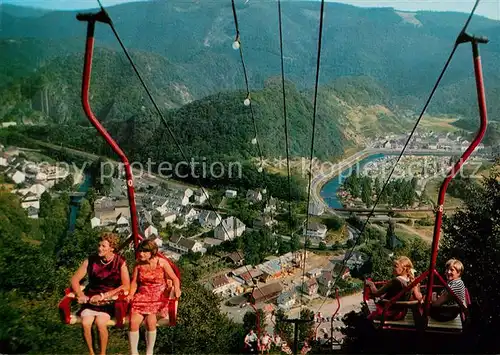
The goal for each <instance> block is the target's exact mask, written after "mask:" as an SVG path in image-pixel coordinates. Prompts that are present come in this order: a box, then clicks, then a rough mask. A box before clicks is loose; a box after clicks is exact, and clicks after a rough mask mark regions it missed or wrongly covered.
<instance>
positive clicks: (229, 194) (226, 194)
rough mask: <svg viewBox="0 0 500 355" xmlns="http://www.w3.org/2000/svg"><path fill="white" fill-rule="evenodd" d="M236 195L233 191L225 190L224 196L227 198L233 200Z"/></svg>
mask: <svg viewBox="0 0 500 355" xmlns="http://www.w3.org/2000/svg"><path fill="white" fill-rule="evenodd" d="M237 194H238V193H237V192H236V191H234V190H226V193H225V196H226V197H227V198H235V197H236V195H237Z"/></svg>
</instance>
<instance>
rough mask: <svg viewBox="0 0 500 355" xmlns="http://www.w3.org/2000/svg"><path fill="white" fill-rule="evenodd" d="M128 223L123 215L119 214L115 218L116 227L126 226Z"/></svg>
mask: <svg viewBox="0 0 500 355" xmlns="http://www.w3.org/2000/svg"><path fill="white" fill-rule="evenodd" d="M128 225H129V222H128V219H127V218H126V217H125V216H122V215H119V216H118V219H117V220H116V226H117V227H126V226H128Z"/></svg>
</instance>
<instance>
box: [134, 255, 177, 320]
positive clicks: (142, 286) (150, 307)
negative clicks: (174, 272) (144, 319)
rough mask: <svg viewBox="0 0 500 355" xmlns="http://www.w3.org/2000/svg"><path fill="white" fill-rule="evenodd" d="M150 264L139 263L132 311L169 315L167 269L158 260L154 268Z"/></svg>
mask: <svg viewBox="0 0 500 355" xmlns="http://www.w3.org/2000/svg"><path fill="white" fill-rule="evenodd" d="M147 266H148V265H139V267H138V274H137V284H138V287H137V292H136V294H135V295H134V298H133V300H132V312H135V313H139V314H159V315H160V316H161V317H162V318H166V317H167V316H168V302H166V300H167V297H166V296H165V295H164V293H165V289H166V288H167V283H166V281H165V280H166V279H165V276H166V275H165V270H164V269H163V267H162V266H161V265H160V261H159V260H157V262H156V266H155V267H154V268H152V269H150V268H148V267H147Z"/></svg>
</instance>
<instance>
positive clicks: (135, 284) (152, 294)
mask: <svg viewBox="0 0 500 355" xmlns="http://www.w3.org/2000/svg"><path fill="white" fill-rule="evenodd" d="M138 252H139V257H138V263H137V265H136V266H135V268H134V272H133V276H132V282H131V284H130V293H129V296H128V298H129V300H131V302H132V307H131V315H130V332H129V341H130V349H131V353H132V355H136V354H138V353H139V352H138V344H139V327H140V326H141V323H142V322H143V320H144V319H145V320H146V330H147V332H146V345H147V350H146V354H147V355H152V354H153V350H154V346H155V341H156V322H157V320H156V316H157V315H160V317H162V318H166V317H167V315H168V303H167V302H165V300H166V299H167V298H169V295H167V294H165V293H166V292H169V291H170V290H169V288H168V287H167V284H168V281H169V280H171V281H172V283H173V286H174V294H175V297H176V298H179V297H180V295H181V290H180V281H179V278H178V277H177V276H176V275H175V273H174V271H173V270H172V267H171V266H170V264H169V263H168V262H167V261H166V260H164V259H160V258H159V257H158V256H157V255H156V254H157V253H158V246H157V245H156V243H155V242H153V241H151V240H144V241H143V242H141V244H140V245H139V249H138Z"/></svg>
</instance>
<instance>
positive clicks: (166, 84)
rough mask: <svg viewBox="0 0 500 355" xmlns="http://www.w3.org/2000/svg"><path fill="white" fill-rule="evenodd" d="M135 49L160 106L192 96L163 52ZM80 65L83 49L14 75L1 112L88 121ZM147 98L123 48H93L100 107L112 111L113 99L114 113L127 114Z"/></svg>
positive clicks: (95, 98)
mask: <svg viewBox="0 0 500 355" xmlns="http://www.w3.org/2000/svg"><path fill="white" fill-rule="evenodd" d="M13 46H16V44H15V43H11V44H10V47H13ZM26 55H27V54H26ZM132 55H133V58H134V61H135V62H136V63H137V65H138V66H140V67H141V69H142V72H143V76H144V78H145V80H146V81H147V82H148V83H149V86H150V87H151V88H152V89H153V94H154V95H155V96H156V97H157V99H158V101H159V102H160V103H161V105H162V107H164V108H171V107H179V106H181V105H183V104H184V103H186V102H189V101H191V100H192V99H193V98H192V96H191V94H190V92H188V91H187V89H186V87H185V86H184V84H183V83H182V82H181V78H180V75H179V72H178V68H177V67H175V66H174V65H172V64H171V63H170V62H169V61H168V60H166V59H165V58H164V57H161V56H159V55H156V54H152V53H143V52H137V51H135V52H133V54H132ZM20 59H23V58H22V57H21V58H20ZM11 61H12V59H11ZM19 65H21V64H19ZM4 69H5V71H6V72H8V71H7V68H4ZM13 69H15V67H13ZM82 71H83V55H81V54H68V55H64V56H58V57H56V58H55V59H52V60H49V61H48V62H47V63H45V64H44V65H43V66H41V67H39V68H38V69H37V70H36V71H34V72H33V73H31V74H30V75H27V76H25V77H23V78H17V79H15V80H14V81H13V82H12V83H11V84H10V85H8V86H6V87H4V88H3V89H1V98H0V104H1V108H0V118H1V119H2V120H3V121H8V120H18V119H19V118H21V117H23V116H26V117H30V111H41V112H43V114H44V115H45V116H46V117H50V121H52V122H56V123H64V122H68V121H72V122H75V121H76V123H78V122H80V123H81V122H84V121H86V119H85V117H84V114H83V111H82V109H81V107H82V106H81V96H80V95H81V81H82ZM148 100H149V99H148V98H147V96H146V92H145V91H144V89H143V88H142V87H141V86H140V83H139V80H138V79H137V78H136V76H135V74H134V72H133V70H132V67H131V66H130V64H129V63H128V62H126V59H125V57H124V56H123V55H121V53H118V52H116V51H114V50H111V49H106V48H99V49H97V50H96V51H95V57H94V60H93V71H92V81H91V101H92V106H93V109H94V110H95V112H96V113H98V114H99V113H104V112H106V115H108V114H109V112H107V110H109V108H110V104H111V103H115V105H113V106H114V107H113V110H114V111H113V113H114V115H115V119H118V118H120V117H121V119H124V118H127V117H130V115H132V114H133V113H134V112H138V111H140V108H141V107H142V106H143V105H148V104H149V101H148ZM103 110H104V111H103Z"/></svg>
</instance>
